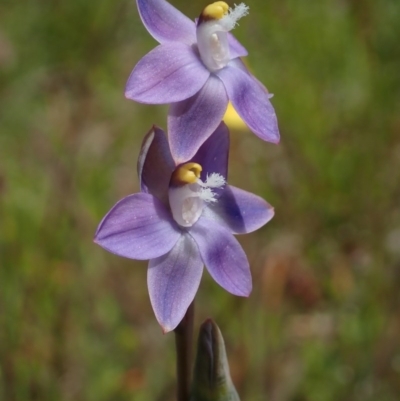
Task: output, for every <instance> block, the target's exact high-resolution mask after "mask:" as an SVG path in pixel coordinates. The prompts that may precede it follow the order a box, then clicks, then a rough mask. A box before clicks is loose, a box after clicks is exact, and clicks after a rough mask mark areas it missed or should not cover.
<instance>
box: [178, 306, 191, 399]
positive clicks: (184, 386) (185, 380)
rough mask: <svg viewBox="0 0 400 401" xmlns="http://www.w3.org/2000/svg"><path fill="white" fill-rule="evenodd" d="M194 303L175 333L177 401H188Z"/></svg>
mask: <svg viewBox="0 0 400 401" xmlns="http://www.w3.org/2000/svg"><path fill="white" fill-rule="evenodd" d="M193 318H194V301H193V302H192V303H191V304H190V306H189V308H188V310H187V311H186V314H185V316H184V317H183V319H182V321H181V322H180V323H179V324H178V326H177V328H176V329H175V330H174V332H175V346H176V374H177V401H189V397H190V382H191V376H192V356H193V355H192V342H193V341H192V339H193Z"/></svg>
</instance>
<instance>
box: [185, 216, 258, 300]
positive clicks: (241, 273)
mask: <svg viewBox="0 0 400 401" xmlns="http://www.w3.org/2000/svg"><path fill="white" fill-rule="evenodd" d="M189 233H190V235H191V236H192V237H193V238H194V240H195V241H196V243H197V246H198V247H199V250H200V255H201V257H202V259H203V262H204V264H205V265H206V267H207V269H208V271H209V273H210V274H211V277H212V278H213V279H214V280H215V281H216V282H217V283H218V284H219V285H220V286H221V287H223V288H225V290H227V291H228V292H230V293H232V294H234V295H239V296H244V297H247V296H248V295H249V294H250V292H251V289H252V283H251V272H250V266H249V262H248V260H247V257H246V254H245V253H244V251H243V249H242V247H241V246H240V244H239V242H238V241H237V240H236V238H235V237H234V236H233V235H232V234H231V233H230V232H229V231H228V230H227V229H226V228H224V227H222V226H221V225H220V224H218V222H214V221H212V220H208V219H205V218H203V217H201V218H200V219H199V220H198V221H197V223H196V224H195V225H194V226H192V227H191V229H190V231H189Z"/></svg>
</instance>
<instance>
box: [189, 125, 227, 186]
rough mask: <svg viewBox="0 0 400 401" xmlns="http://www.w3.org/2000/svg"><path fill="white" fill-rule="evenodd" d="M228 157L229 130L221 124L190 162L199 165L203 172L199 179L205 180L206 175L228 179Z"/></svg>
mask: <svg viewBox="0 0 400 401" xmlns="http://www.w3.org/2000/svg"><path fill="white" fill-rule="evenodd" d="M228 155H229V130H228V127H227V126H226V125H225V123H224V122H221V123H220V125H219V126H218V128H217V129H216V130H215V131H214V132H213V133H212V134H211V136H210V137H209V138H208V139H207V140H206V141H205V142H204V143H203V145H201V146H200V148H199V150H198V151H197V153H196V154H195V155H194V157H193V159H192V160H191V161H192V162H194V163H198V164H200V166H202V168H203V170H202V172H201V177H200V178H201V179H202V181H203V182H205V181H206V180H207V175H210V174H212V173H218V174H220V175H222V176H223V177H224V178H225V181H226V180H227V178H228Z"/></svg>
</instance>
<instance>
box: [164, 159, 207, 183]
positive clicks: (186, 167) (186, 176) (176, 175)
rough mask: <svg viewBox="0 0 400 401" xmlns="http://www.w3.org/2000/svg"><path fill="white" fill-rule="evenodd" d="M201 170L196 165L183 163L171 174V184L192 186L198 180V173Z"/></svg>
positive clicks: (198, 165)
mask: <svg viewBox="0 0 400 401" xmlns="http://www.w3.org/2000/svg"><path fill="white" fill-rule="evenodd" d="M202 170H203V168H202V167H201V166H200V164H197V163H185V164H182V166H179V167H178V168H177V169H175V171H174V172H173V173H172V177H171V184H173V185H185V184H194V183H195V182H197V179H198V178H200V173H201V171H202Z"/></svg>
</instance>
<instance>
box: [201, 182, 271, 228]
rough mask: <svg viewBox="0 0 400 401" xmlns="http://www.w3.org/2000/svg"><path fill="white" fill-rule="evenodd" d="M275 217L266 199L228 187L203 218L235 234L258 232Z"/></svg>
mask: <svg viewBox="0 0 400 401" xmlns="http://www.w3.org/2000/svg"><path fill="white" fill-rule="evenodd" d="M273 216H274V208H273V207H272V206H271V205H269V204H268V203H267V202H266V201H265V200H264V199H262V198H260V197H259V196H257V195H254V194H252V193H250V192H247V191H243V190H242V189H239V188H236V187H233V186H230V185H229V186H227V187H225V189H224V190H223V191H222V194H221V195H220V197H219V198H218V202H215V203H214V204H210V205H209V206H208V207H207V208H205V209H204V210H203V216H202V217H203V218H204V219H209V220H213V221H215V222H217V223H218V224H221V225H223V226H224V227H226V228H227V229H228V230H230V231H231V232H232V233H233V234H246V233H250V232H252V231H255V230H258V229H259V228H260V227H262V226H263V225H264V224H267V223H268V222H269V221H270V220H271V219H272V217H273Z"/></svg>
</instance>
